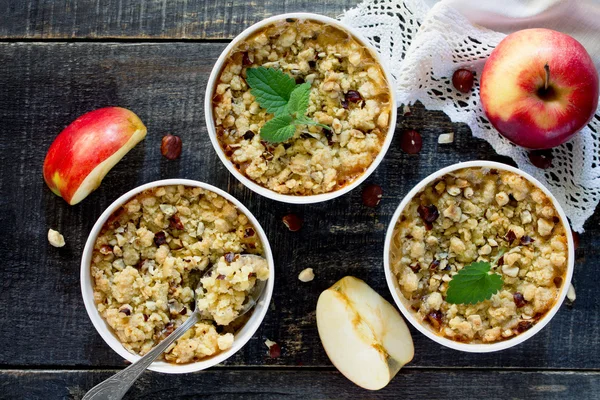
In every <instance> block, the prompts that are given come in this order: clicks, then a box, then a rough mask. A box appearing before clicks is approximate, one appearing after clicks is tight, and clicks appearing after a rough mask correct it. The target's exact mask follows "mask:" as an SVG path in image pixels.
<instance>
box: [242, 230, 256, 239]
mask: <svg viewBox="0 0 600 400" xmlns="http://www.w3.org/2000/svg"><path fill="white" fill-rule="evenodd" d="M254 234H255V232H254V229H252V228H246V230H245V231H244V237H245V238H249V237H252V236H254Z"/></svg>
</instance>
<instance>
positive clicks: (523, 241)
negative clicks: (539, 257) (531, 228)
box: [521, 235, 535, 246]
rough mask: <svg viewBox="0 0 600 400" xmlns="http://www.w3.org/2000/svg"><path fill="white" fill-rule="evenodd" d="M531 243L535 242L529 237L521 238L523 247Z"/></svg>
mask: <svg viewBox="0 0 600 400" xmlns="http://www.w3.org/2000/svg"><path fill="white" fill-rule="evenodd" d="M533 242H535V240H534V239H533V238H532V237H531V236H527V235H525V236H523V237H522V238H521V244H522V245H523V246H527V245H528V244H531V243H533Z"/></svg>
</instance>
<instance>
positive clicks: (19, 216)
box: [0, 43, 600, 396]
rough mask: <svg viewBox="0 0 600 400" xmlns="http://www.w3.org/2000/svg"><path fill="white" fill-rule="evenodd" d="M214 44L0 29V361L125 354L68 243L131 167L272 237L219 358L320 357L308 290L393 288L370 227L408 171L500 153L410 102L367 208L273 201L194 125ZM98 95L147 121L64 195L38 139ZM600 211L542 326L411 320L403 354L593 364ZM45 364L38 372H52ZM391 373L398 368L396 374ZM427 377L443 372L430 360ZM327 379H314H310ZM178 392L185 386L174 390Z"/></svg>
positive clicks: (67, 362) (424, 361) (468, 361)
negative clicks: (513, 332)
mask: <svg viewBox="0 0 600 400" xmlns="http://www.w3.org/2000/svg"><path fill="white" fill-rule="evenodd" d="M224 47H225V44H210V43H168V44H110V43H95V44H94V43H10V44H7V43H4V44H0V64H1V65H2V68H0V87H1V88H2V90H0V135H2V140H1V141H0V165H1V166H2V168H1V170H0V205H1V207H2V212H1V213H0V244H1V246H2V248H3V249H4V250H5V253H4V262H3V263H2V267H1V268H0V282H1V284H0V285H1V289H0V320H1V321H3V323H2V324H0V341H1V342H2V343H5V344H10V345H5V346H2V348H1V349H0V365H2V366H4V367H13V368H27V367H30V366H38V367H52V368H64V369H70V368H72V367H83V368H89V367H101V368H110V367H121V366H123V365H124V364H123V360H122V359H121V358H120V357H118V356H117V355H116V353H114V352H113V351H112V350H111V349H110V348H109V347H108V346H107V345H106V344H105V343H104V342H103V341H102V339H101V338H100V336H99V335H98V334H97V333H96V331H95V330H94V328H93V326H92V324H91V323H90V321H89V319H88V317H87V315H86V312H85V309H84V306H83V302H82V299H81V294H80V290H79V268H80V265H79V263H80V256H81V253H82V250H83V246H84V243H85V240H86V238H87V235H88V233H89V231H90V230H91V227H92V225H93V224H94V222H95V220H96V218H97V217H98V216H99V215H100V214H101V212H102V211H103V210H104V209H105V208H106V207H107V206H108V205H109V204H110V203H111V202H112V201H113V200H115V199H116V198H117V197H118V196H120V195H121V194H122V193H124V192H125V191H127V190H129V189H132V188H134V187H136V186H138V185H140V184H142V183H146V182H150V181H153V180H157V179H162V178H175V177H179V178H190V179H197V180H202V181H205V182H208V183H210V184H213V185H216V186H218V187H220V188H222V189H225V190H227V191H228V192H230V193H232V194H233V195H234V196H235V197H237V198H238V199H240V200H241V201H242V202H243V203H244V204H246V205H247V206H248V208H249V209H250V210H251V211H252V212H253V213H255V215H256V217H257V218H258V220H259V221H260V223H261V224H262V226H263V227H264V229H265V231H266V233H267V235H268V237H269V239H270V242H271V246H272V248H273V249H274V251H275V260H276V276H277V280H276V283H275V294H274V300H273V303H272V305H271V311H270V312H269V313H268V315H267V317H266V319H265V321H264V323H263V325H262V326H261V328H260V329H259V330H258V332H257V334H256V335H255V336H254V338H253V339H252V340H251V341H250V342H249V343H248V344H247V345H246V346H245V347H244V349H243V350H241V351H240V352H239V353H238V354H236V355H235V356H234V357H232V358H231V359H230V360H228V361H227V362H226V363H225V364H226V365H229V366H237V365H244V366H263V365H268V366H274V365H275V366H329V365H330V363H329V360H328V359H327V356H326V354H325V352H324V351H323V348H322V346H321V344H320V341H319V338H318V334H317V330H316V326H315V305H316V300H317V297H318V295H319V293H320V292H321V291H322V290H324V289H325V288H327V287H329V286H330V285H331V284H333V283H334V282H335V281H336V280H338V279H340V278H341V277H343V276H345V275H355V276H357V277H359V278H361V279H364V280H365V281H366V282H367V283H369V284H370V285H371V286H372V287H373V288H374V289H375V290H377V291H378V292H379V293H381V294H382V295H384V296H385V297H386V298H387V299H389V300H391V296H390V294H389V291H388V289H387V286H386V283H385V278H384V274H383V267H382V252H383V242H384V234H385V229H386V227H387V224H388V223H389V221H390V218H391V215H392V213H393V212H394V210H395V208H396V207H397V205H398V203H399V202H400V200H401V199H402V196H403V195H405V194H406V193H407V192H408V191H409V190H410V189H411V188H412V186H413V185H415V184H416V183H417V182H418V181H419V180H420V179H422V178H424V177H425V176H427V175H429V174H430V173H432V172H434V171H436V170H438V169H439V168H441V167H444V166H447V165H450V164H453V163H455V162H457V161H467V160H473V159H488V160H500V161H506V160H507V159H505V158H502V157H498V156H497V155H496V154H495V153H494V151H493V150H492V149H491V147H490V146H489V145H488V144H487V143H485V142H484V141H482V140H478V139H474V138H473V137H472V136H471V134H470V132H469V129H468V128H467V127H466V125H460V124H452V123H451V122H450V121H449V119H448V118H447V117H446V116H445V115H444V114H442V113H441V112H429V111H426V110H424V109H423V108H422V107H413V113H412V114H411V115H410V116H408V117H406V118H400V121H399V123H398V127H397V130H396V137H395V138H394V140H393V143H392V146H391V149H390V151H389V153H388V155H387V156H386V158H385V160H384V161H383V163H382V164H381V166H380V167H379V168H378V169H377V171H376V172H375V173H374V174H373V175H372V176H371V177H370V178H369V179H368V180H367V183H378V184H380V185H381V186H382V187H383V189H384V196H383V199H382V202H381V204H380V205H379V206H378V207H377V208H375V209H371V208H367V207H365V206H363V205H362V203H361V200H360V188H359V189H357V190H355V191H353V192H351V193H349V194H347V195H345V196H342V197H341V198H338V199H335V200H333V201H330V202H327V203H321V204H315V205H308V206H294V205H286V204H282V203H277V202H274V201H270V200H268V199H265V198H263V197H260V196H258V195H255V194H253V193H252V192H250V191H249V190H247V189H245V188H244V187H243V186H242V185H241V184H240V183H239V182H237V181H236V180H235V179H234V178H233V177H232V176H231V175H230V174H229V173H228V171H227V170H226V169H225V167H224V166H223V165H221V163H220V161H219V159H218V158H217V156H216V154H215V152H214V151H213V149H212V147H211V145H210V142H209V139H208V137H207V132H206V128H205V122H204V113H203V96H204V89H205V85H206V80H207V77H208V75H209V73H210V70H211V68H212V65H213V63H214V61H215V59H216V58H217V56H218V55H219V54H220V52H221V51H222V49H223V48H224ZM109 105H119V106H122V107H126V108H129V109H131V110H133V111H134V112H136V113H137V114H138V115H139V116H140V117H141V119H142V120H143V121H144V122H145V123H146V124H147V126H148V136H147V137H146V139H145V140H144V141H143V142H142V143H141V144H140V145H138V146H137V147H136V148H134V149H133V150H132V151H131V152H130V153H129V154H128V155H127V156H126V157H125V158H124V159H123V160H122V161H121V162H120V163H119V164H118V165H117V166H116V167H115V168H114V169H113V170H112V171H111V172H110V173H109V174H108V176H107V177H106V178H105V181H104V182H103V183H102V185H101V186H100V188H99V189H98V190H97V191H96V192H94V193H93V194H92V195H90V196H89V197H88V198H87V199H86V200H84V201H83V202H82V203H80V204H79V205H76V206H68V205H67V204H66V203H65V202H64V201H63V200H62V199H60V198H58V197H56V196H55V195H53V194H52V193H51V192H50V190H49V189H48V188H47V187H46V186H45V184H44V182H43V180H42V176H41V166H42V162H43V159H44V156H45V153H46V150H47V149H48V147H49V145H50V143H51V142H52V140H53V139H54V137H55V136H56V135H57V134H58V133H59V132H60V131H61V130H62V129H63V128H64V127H65V126H66V125H67V124H69V123H70V122H71V121H72V120H73V119H75V118H76V117H77V116H79V115H81V114H82V113H84V112H86V111H90V110H92V109H95V108H98V107H102V106H109ZM405 128H414V129H418V130H419V131H420V132H421V133H422V134H423V138H424V146H423V151H422V152H421V153H420V154H419V155H407V154H404V153H403V152H402V151H401V150H400V149H399V143H400V140H399V139H400V134H401V132H402V131H403V130H404V129H405ZM450 131H453V132H455V135H456V141H455V142H454V143H452V144H448V145H439V144H438V143H437V136H438V135H439V134H441V133H446V132H450ZM166 133H173V134H177V135H180V136H181V137H182V139H183V143H184V145H183V154H182V157H181V158H180V159H179V160H178V161H174V162H171V161H167V160H166V159H164V158H162V157H161V155H160V150H159V148H160V139H161V137H162V136H163V135H164V134H166ZM288 212H295V213H297V214H299V215H302V216H303V218H304V220H305V224H304V227H303V228H302V230H301V231H299V232H296V233H292V232H289V231H288V230H287V229H286V228H285V226H284V225H283V224H282V222H281V217H282V216H283V215H285V214H286V213H288ZM599 223H600V216H599V214H598V213H596V214H595V215H594V216H593V217H592V218H591V219H590V220H589V221H588V223H587V224H586V229H587V232H586V234H585V235H582V238H581V245H580V248H579V250H578V251H577V266H576V271H575V277H574V284H575V287H576V288H577V301H576V303H575V305H574V306H573V307H567V306H563V307H562V308H561V310H560V311H559V313H558V314H557V315H556V317H555V318H554V320H553V321H552V322H551V323H550V324H549V326H547V327H546V328H544V330H543V331H542V332H541V333H539V334H538V335H537V336H535V337H534V338H532V339H530V340H529V341H528V342H527V343H526V344H523V345H520V346H517V347H515V348H513V349H510V350H507V351H503V352H501V353H496V354H466V353H457V352H455V351H453V350H449V349H446V348H444V347H442V346H440V345H438V344H436V343H434V342H432V341H430V340H429V339H427V338H425V337H424V336H423V335H422V334H420V333H418V332H416V331H415V330H414V329H413V330H412V332H413V337H414V341H415V354H416V355H415V358H414V360H413V362H412V364H411V365H412V366H414V367H433V368H438V367H458V368H462V367H474V368H539V369H544V368H553V369H594V370H597V369H598V368H599V366H600V351H599V350H598V349H599V348H600V343H599V342H600V328H599V327H600V321H599V315H600V303H599V302H598V300H597V296H596V291H597V287H598V284H599V281H598V274H597V266H596V264H597V260H598V259H599V258H600V257H599V251H600V235H599V233H600V228H599V225H600V224H599ZM48 228H54V229H58V230H59V231H61V232H62V233H63V234H64V236H65V239H66V241H67V246H66V247H65V248H62V249H56V248H53V247H51V246H49V244H48V242H47V240H46V232H47V229H48ZM306 267H312V268H313V269H314V270H315V273H316V279H315V280H314V281H313V282H310V283H301V282H300V281H299V280H298V279H297V275H298V273H299V272H300V271H301V270H302V269H304V268H306ZM266 338H269V339H271V340H275V341H277V342H278V343H280V344H281V347H282V356H281V357H280V358H278V359H270V358H269V357H268V355H267V348H266V346H265V345H264V343H263V342H264V340H265V339H266ZM50 375H51V376H50V377H48V379H50V380H51V381H52V379H63V378H56V377H55V376H54V375H52V374H50ZM6 376H7V375H6V373H5V378H4V379H8V378H7V377H6ZM32 376H38V375H32ZM39 376H40V377H43V376H44V375H39ZM52 376H54V377H52ZM82 376H92V378H83V377H82ZM105 376H106V375H86V374H81V373H72V374H71V373H68V374H66V375H65V377H64V379H65V382H66V381H69V380H71V381H73V380H78V379H87V380H85V381H83V383H82V382H81V381H79V382H80V383H79V384H80V385H83V386H85V387H90V386H91V385H92V383H93V382H97V381H98V380H99V379H100V378H101V377H105ZM196 376H197V375H191V377H190V378H181V379H192V380H193V379H195V378H194V377H196ZM198 376H201V375H198ZM207 376H214V379H221V378H218V377H217V376H216V375H207ZM286 376H289V375H286ZM311 376H319V375H318V374H316V375H311ZM324 376H327V375H324ZM435 376H438V375H435ZM544 376H546V375H544ZM560 376H563V375H560ZM565 376H566V375H565ZM581 376H582V377H583V376H586V375H581ZM24 379H25V378H24ZM27 379H29V378H27ZM31 379H38V378H31ZM39 379H45V378H39ZM160 379H166V378H160ZM198 379H200V378H198ZM223 379H225V378H223ZM282 379H283V378H282ZM286 379H291V378H286ZM323 379H325V378H323ZM402 379H403V378H399V379H397V381H398V383H400V382H402ZM439 379H442V381H440V382H443V381H444V380H443V379H444V378H443V374H440V375H439ZM461 379H467V378H461ZM493 379H497V378H493ZM524 379H525V378H524ZM544 379H545V378H544ZM548 379H550V378H548ZM557 379H558V378H557ZM560 379H567V378H564V377H562V378H560ZM574 379H575V378H574ZM576 379H584V378H576ZM585 379H587V378H585ZM424 381H426V380H424ZM32 382H35V381H32ZM161 382H167V381H166V380H162V381H161ZM172 382H177V381H176V380H173V381H172ZM183 382H188V381H185V380H184V381H183ZM327 382H328V381H327V380H323V381H322V382H321V384H322V385H323V388H324V389H323V390H326V389H327ZM432 382H436V381H435V380H433V381H432ZM573 382H578V381H577V380H575V381H573ZM305 383H307V382H305ZM32 384H33V383H32ZM165 384H166V383H165ZM169 384H170V383H169ZM298 385H300V384H298ZM511 385H512V383H511ZM595 385H598V383H597V382H596V383H595ZM436 386H437V384H436ZM455 386H458V385H455ZM466 386H468V385H466ZM480 386H481V385H480ZM159 387H160V385H158V386H156V387H155V389H156V388H159ZM297 387H300V386H297ZM334 387H335V386H332V389H331V390H333V388H334ZM596 387H597V386H596ZM156 390H158V389H156ZM465 390H467V389H465ZM181 393H182V396H184V394H185V392H181ZM331 393H334V392H331ZM441 395H445V394H440V396H441Z"/></svg>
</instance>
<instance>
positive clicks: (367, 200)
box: [362, 185, 383, 207]
mask: <svg viewBox="0 0 600 400" xmlns="http://www.w3.org/2000/svg"><path fill="white" fill-rule="evenodd" d="M381 196H383V189H382V188H381V186H379V185H367V186H365V188H364V189H363V191H362V201H363V204H364V205H365V206H367V207H377V206H378V205H379V202H380V201H381Z"/></svg>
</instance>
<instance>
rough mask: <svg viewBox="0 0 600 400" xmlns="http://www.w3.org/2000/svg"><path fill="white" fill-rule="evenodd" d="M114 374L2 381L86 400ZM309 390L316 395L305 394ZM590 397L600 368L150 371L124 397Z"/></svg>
mask: <svg viewBox="0 0 600 400" xmlns="http://www.w3.org/2000/svg"><path fill="white" fill-rule="evenodd" d="M115 372H116V371H68V370H67V371H64V370H58V371H25V372H24V371H16V370H8V371H1V372H0V386H2V388H3V390H4V392H5V393H11V395H12V396H13V398H19V399H27V400H34V399H48V398H49V397H48V393H52V394H53V395H55V396H53V398H57V399H58V398H60V399H72V400H75V399H81V398H82V397H83V395H84V394H85V392H86V391H87V390H89V389H90V388H92V387H93V386H94V385H96V384H98V383H100V382H101V381H102V380H104V379H106V378H108V377H109V376H110V375H111V374H114V373H115ZM307 388H310V392H308V393H307ZM207 394H209V397H210V398H211V399H239V398H244V399H261V400H263V399H264V400H269V399H282V398H286V399H306V398H310V399H331V398H336V399H342V398H368V399H398V398H406V399H428V400H436V399H440V400H441V399H488V400H497V399H498V400H499V399H507V398H511V399H527V400H536V399H544V400H552V399H559V400H564V399H592V398H597V397H598V396H600V373H598V372H577V373H573V372H533V371H474V370H467V371H461V372H458V371H453V370H452V371H449V370H443V369H442V370H433V371H421V370H418V369H403V370H401V371H400V373H399V374H398V375H396V377H395V378H394V379H393V380H392V381H391V382H390V384H389V385H388V386H386V387H385V388H384V389H382V390H380V391H376V392H372V391H367V390H365V389H362V388H360V387H358V386H355V385H354V384H352V383H351V382H349V381H348V380H346V378H344V377H343V376H342V375H341V374H340V373H339V372H337V371H333V370H330V369H324V370H306V369H304V370H302V369H274V368H271V369H264V368H263V369H251V368H243V369H237V370H231V369H227V368H213V369H211V370H208V371H203V372H198V373H193V374H185V375H165V374H158V373H153V372H146V373H144V374H143V375H142V376H141V377H140V379H139V380H138V381H137V382H136V383H135V385H134V386H133V387H132V388H131V389H130V391H129V392H128V393H127V395H126V396H125V399H126V400H127V399H145V400H159V399H169V400H171V399H194V398H205V397H207Z"/></svg>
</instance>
